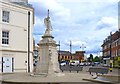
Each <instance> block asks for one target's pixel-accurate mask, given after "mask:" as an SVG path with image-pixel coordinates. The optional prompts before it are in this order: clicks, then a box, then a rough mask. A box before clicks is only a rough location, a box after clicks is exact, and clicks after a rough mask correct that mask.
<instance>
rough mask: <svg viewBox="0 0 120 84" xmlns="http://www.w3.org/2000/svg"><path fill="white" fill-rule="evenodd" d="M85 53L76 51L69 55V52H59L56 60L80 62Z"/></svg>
mask: <svg viewBox="0 0 120 84" xmlns="http://www.w3.org/2000/svg"><path fill="white" fill-rule="evenodd" d="M84 54H85V51H76V52H75V53H70V52H69V51H60V52H59V55H58V60H59V61H61V60H65V61H70V60H79V61H80V62H82V61H83V60H84Z"/></svg>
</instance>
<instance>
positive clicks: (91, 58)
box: [87, 54, 93, 62]
mask: <svg viewBox="0 0 120 84" xmlns="http://www.w3.org/2000/svg"><path fill="white" fill-rule="evenodd" d="M87 60H88V62H92V61H93V55H92V54H90V57H88V59H87Z"/></svg>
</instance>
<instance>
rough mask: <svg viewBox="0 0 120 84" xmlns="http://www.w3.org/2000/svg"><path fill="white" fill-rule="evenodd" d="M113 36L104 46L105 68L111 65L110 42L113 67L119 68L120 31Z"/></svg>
mask: <svg viewBox="0 0 120 84" xmlns="http://www.w3.org/2000/svg"><path fill="white" fill-rule="evenodd" d="M111 36H112V37H110V36H108V37H107V38H106V39H105V40H104V42H103V44H102V51H103V63H104V65H105V66H109V65H110V42H111V56H112V58H113V66H114V67H118V57H119V56H120V30H119V31H116V32H115V33H113V34H112V35H111ZM110 38H111V41H110Z"/></svg>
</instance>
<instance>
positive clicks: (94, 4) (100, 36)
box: [29, 0, 119, 55]
mask: <svg viewBox="0 0 120 84" xmlns="http://www.w3.org/2000/svg"><path fill="white" fill-rule="evenodd" d="M118 1H119V0H29V3H30V4H32V5H33V7H34V9H35V24H34V33H33V34H34V38H35V42H36V44H37V43H39V41H40V40H41V39H42V38H41V37H42V36H43V34H44V33H45V29H46V28H45V25H44V18H46V17H47V10H48V9H49V10H50V20H51V24H52V35H53V36H54V40H55V41H56V42H57V43H59V41H60V45H61V46H60V49H61V50H66V51H69V50H70V46H69V45H70V41H71V43H72V52H75V51H80V50H85V51H86V54H93V55H98V53H99V52H100V51H102V50H101V45H102V44H103V40H104V39H105V38H106V37H107V36H108V35H110V32H112V33H114V32H115V31H117V30H118ZM82 45H83V48H81V47H82Z"/></svg>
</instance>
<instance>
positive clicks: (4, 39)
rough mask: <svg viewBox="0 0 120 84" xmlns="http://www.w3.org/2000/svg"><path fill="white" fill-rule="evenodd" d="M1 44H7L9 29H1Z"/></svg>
mask: <svg viewBox="0 0 120 84" xmlns="http://www.w3.org/2000/svg"><path fill="white" fill-rule="evenodd" d="M2 44H9V31H2Z"/></svg>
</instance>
